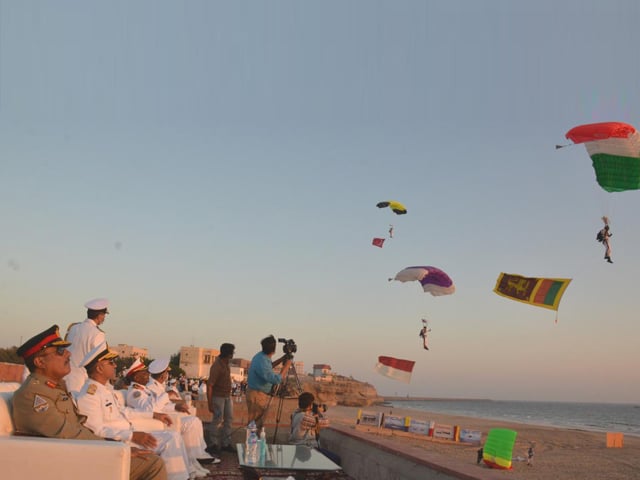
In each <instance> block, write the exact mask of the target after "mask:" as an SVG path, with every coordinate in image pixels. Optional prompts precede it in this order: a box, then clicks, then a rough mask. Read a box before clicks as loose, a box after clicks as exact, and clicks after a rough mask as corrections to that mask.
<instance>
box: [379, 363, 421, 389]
mask: <svg viewBox="0 0 640 480" xmlns="http://www.w3.org/2000/svg"><path fill="white" fill-rule="evenodd" d="M415 363H416V362H414V361H413V360H403V359H401V358H393V357H378V363H377V364H376V371H377V372H378V373H379V374H381V375H384V376H385V377H389V378H393V379H394V380H400V381H401V382H404V383H409V381H410V380H411V372H412V371H413V366H414V365H415Z"/></svg>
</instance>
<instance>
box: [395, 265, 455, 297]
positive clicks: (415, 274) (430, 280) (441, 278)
mask: <svg viewBox="0 0 640 480" xmlns="http://www.w3.org/2000/svg"><path fill="white" fill-rule="evenodd" d="M391 280H398V281H399V282H412V281H418V282H420V284H421V285H422V289H423V290H424V291H425V292H428V293H430V294H431V295H433V296H439V295H451V294H452V293H454V292H455V291H456V286H455V285H454V284H453V280H451V278H450V277H449V275H447V274H446V273H444V272H443V271H442V270H440V269H439V268H436V267H428V266H424V267H407V268H405V269H403V270H400V271H399V272H398V273H397V274H396V276H395V277H394V278H390V279H389V281H391Z"/></svg>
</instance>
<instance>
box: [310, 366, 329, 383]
mask: <svg viewBox="0 0 640 480" xmlns="http://www.w3.org/2000/svg"><path fill="white" fill-rule="evenodd" d="M313 379H314V380H315V381H316V382H331V381H333V373H331V366H330V365H327V364H326V363H316V364H315V365H314V366H313Z"/></svg>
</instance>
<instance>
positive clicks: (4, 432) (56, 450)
mask: <svg viewBox="0 0 640 480" xmlns="http://www.w3.org/2000/svg"><path fill="white" fill-rule="evenodd" d="M18 386H19V385H18V384H13V385H8V384H0V465H1V472H2V473H1V476H2V479H3V480H14V479H15V480H18V479H20V480H23V479H30V478H48V477H52V476H53V477H59V478H64V479H65V480H85V479H87V478H91V480H118V479H122V480H126V479H128V478H129V468H130V463H131V449H130V447H129V445H126V444H124V443H122V442H108V441H104V442H102V441H97V440H62V439H57V438H40V437H23V436H14V435H13V433H14V426H13V420H12V418H11V408H12V404H11V399H12V397H13V392H14V391H15V389H16V388H17V387H18Z"/></svg>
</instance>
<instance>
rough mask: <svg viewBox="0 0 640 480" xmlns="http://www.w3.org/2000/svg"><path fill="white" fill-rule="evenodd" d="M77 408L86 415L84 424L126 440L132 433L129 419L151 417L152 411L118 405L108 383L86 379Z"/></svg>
mask: <svg viewBox="0 0 640 480" xmlns="http://www.w3.org/2000/svg"><path fill="white" fill-rule="evenodd" d="M77 401H78V409H79V410H80V412H81V413H82V414H83V415H85V416H86V417H87V421H86V422H85V425H86V426H87V427H88V428H90V429H91V431H92V432H93V433H95V434H96V435H99V436H101V437H105V438H112V439H114V440H120V441H123V442H128V441H130V440H131V437H132V435H133V426H132V424H131V420H132V419H134V418H152V417H153V413H152V412H136V411H134V410H133V409H131V408H128V407H125V406H124V405H120V403H119V402H118V397H117V396H116V395H115V393H114V391H113V387H112V386H111V385H110V384H107V385H103V384H101V383H100V382H96V381H95V380H92V379H88V380H87V381H86V383H85V384H84V386H83V387H82V389H81V390H80V393H79V395H78V400H77Z"/></svg>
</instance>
